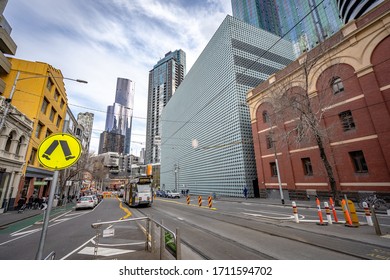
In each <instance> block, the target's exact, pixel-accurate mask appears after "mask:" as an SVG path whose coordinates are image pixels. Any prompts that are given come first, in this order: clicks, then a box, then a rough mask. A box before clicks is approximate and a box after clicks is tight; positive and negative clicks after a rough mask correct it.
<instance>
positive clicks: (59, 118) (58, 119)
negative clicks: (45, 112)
mask: <svg viewBox="0 0 390 280" xmlns="http://www.w3.org/2000/svg"><path fill="white" fill-rule="evenodd" d="M61 121H62V118H61V117H60V116H58V118H57V124H56V126H57V127H58V128H59V127H60V125H61Z"/></svg>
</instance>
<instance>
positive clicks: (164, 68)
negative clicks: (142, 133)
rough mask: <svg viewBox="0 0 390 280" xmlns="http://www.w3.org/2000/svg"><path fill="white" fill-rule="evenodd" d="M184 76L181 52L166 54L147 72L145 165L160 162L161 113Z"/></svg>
mask: <svg viewBox="0 0 390 280" xmlns="http://www.w3.org/2000/svg"><path fill="white" fill-rule="evenodd" d="M185 74H186V54H185V52H184V51H183V50H176V51H174V52H168V53H167V54H165V57H164V58H163V59H161V60H160V61H158V62H157V64H156V65H155V66H154V67H153V69H152V70H150V72H149V90H148V115H147V123H146V158H145V161H146V163H159V162H160V144H161V113H162V110H163V108H164V107H165V105H166V104H167V103H168V101H169V100H170V99H171V97H172V95H173V94H174V93H175V91H176V89H177V87H178V86H179V85H180V84H181V82H182V81H183V79H184V76H185Z"/></svg>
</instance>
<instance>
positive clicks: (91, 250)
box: [78, 247, 136, 257]
mask: <svg viewBox="0 0 390 280" xmlns="http://www.w3.org/2000/svg"><path fill="white" fill-rule="evenodd" d="M133 252H136V250H123V249H113V248H103V247H99V249H98V254H97V255H98V256H103V257H109V256H115V255H122V254H126V253H133ZM78 254H81V255H92V256H93V255H94V254H95V247H84V248H83V249H81V250H80V251H79V252H78Z"/></svg>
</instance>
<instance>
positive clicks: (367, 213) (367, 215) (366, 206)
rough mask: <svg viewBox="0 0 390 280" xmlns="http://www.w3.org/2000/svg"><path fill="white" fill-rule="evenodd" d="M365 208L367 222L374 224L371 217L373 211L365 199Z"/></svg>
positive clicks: (370, 224)
mask: <svg viewBox="0 0 390 280" xmlns="http://www.w3.org/2000/svg"><path fill="white" fill-rule="evenodd" d="M363 208H364V212H365V213H366V220H367V224H368V225H369V226H374V223H373V222H372V218H371V211H370V209H369V208H368V204H367V202H365V201H364V202H363Z"/></svg>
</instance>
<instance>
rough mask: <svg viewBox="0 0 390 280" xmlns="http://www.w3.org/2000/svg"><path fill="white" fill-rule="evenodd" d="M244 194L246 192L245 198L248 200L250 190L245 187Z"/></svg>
mask: <svg viewBox="0 0 390 280" xmlns="http://www.w3.org/2000/svg"><path fill="white" fill-rule="evenodd" d="M243 192H244V197H245V199H248V189H247V187H246V186H245V187H244V190H243Z"/></svg>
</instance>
